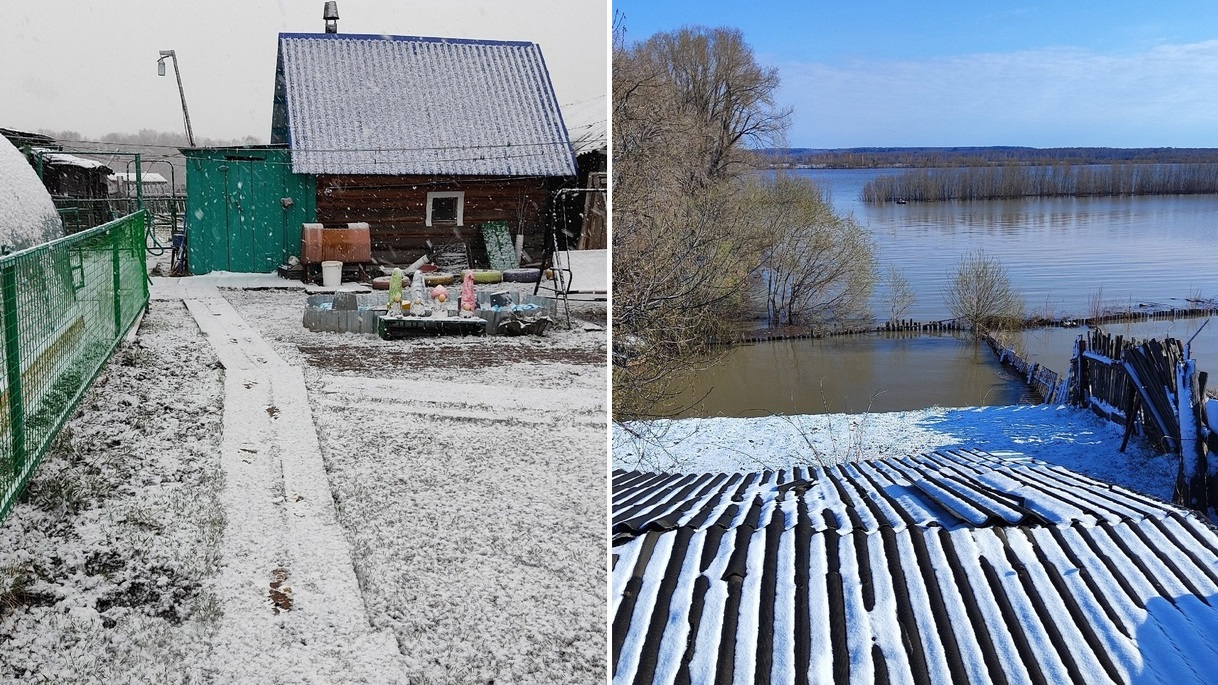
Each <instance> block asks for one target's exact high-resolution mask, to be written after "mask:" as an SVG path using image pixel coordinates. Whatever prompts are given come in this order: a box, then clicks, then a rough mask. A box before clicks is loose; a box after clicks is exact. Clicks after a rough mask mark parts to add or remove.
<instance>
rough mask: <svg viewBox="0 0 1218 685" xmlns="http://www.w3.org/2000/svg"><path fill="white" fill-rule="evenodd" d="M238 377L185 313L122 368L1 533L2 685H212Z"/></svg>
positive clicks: (177, 307) (147, 334)
mask: <svg viewBox="0 0 1218 685" xmlns="http://www.w3.org/2000/svg"><path fill="white" fill-rule="evenodd" d="M222 374H223V372H222V371H221V370H220V369H219V366H218V364H217V362H216V357H215V355H214V354H213V353H212V351H211V349H210V348H209V347H208V344H207V341H206V339H205V338H203V337H202V336H201V335H200V333H199V329H198V328H197V327H195V325H194V322H193V321H192V320H191V319H190V316H189V315H188V314H187V313H186V311H185V309H184V308H183V307H182V304H181V302H176V303H173V302H166V303H154V305H153V307H152V308H151V309H150V310H149V312H148V314H147V316H146V317H145V319H144V322H143V326H142V327H141V329H140V335H139V338H138V339H137V341H136V342H135V343H134V344H133V345H126V346H124V347H122V348H120V349H119V350H118V351H117V352H116V353H115V355H114V357H113V359H112V360H111V362H110V364H109V365H108V366H107V367H106V368H105V370H104V371H103V373H102V374H101V375H100V376H99V377H98V379H97V381H96V382H95V383H94V385H93V388H92V389H91V390H90V391H89V392H88V394H87V395H85V397H84V398H83V400H82V401H81V404H80V407H79V409H78V411H77V414H76V416H75V417H74V418H73V419H72V420H71V421H70V422H69V423H68V424H67V426H66V427H65V429H64V430H63V432H62V433H61V434H60V437H59V440H58V442H57V443H56V444H55V447H54V449H52V450H51V452H50V453H49V454H48V455H47V456H46V458H45V459H44V461H43V462H42V465H41V466H40V467H39V469H38V470H37V472H36V474H35V476H34V479H33V481H32V482H31V484H30V487H29V489H28V491H27V493H26V495H25V496H24V497H23V498H22V500H21V501H20V502H19V503H18V504H17V505H15V506H14V508H13V510H12V512H11V513H10V514H9V516H8V518H7V519H6V520H5V521H4V523H3V525H0V682H6V683H7V682H31V683H42V682H55V683H196V682H205V681H206V673H205V668H206V658H205V657H206V655H207V652H208V641H209V639H210V637H211V636H212V634H213V633H214V631H215V628H216V625H217V622H218V619H219V611H218V606H219V601H218V599H217V597H216V595H215V593H214V592H213V589H212V587H211V581H212V579H213V578H214V576H215V575H216V574H217V572H218V570H219V564H220V556H219V549H220V539H221V536H222V535H223V532H224V526H225V515H224V511H223V508H222V506H221V504H220V501H219V494H220V490H221V488H222V479H221V476H220V466H219V464H220V455H219V441H220V430H219V429H220V417H221V412H222V408H223V400H224V391H223V380H222Z"/></svg>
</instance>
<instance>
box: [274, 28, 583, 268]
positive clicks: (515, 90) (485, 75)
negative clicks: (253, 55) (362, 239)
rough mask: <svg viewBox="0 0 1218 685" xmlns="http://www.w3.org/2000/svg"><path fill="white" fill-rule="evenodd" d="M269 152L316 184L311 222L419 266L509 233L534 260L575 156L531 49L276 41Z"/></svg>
mask: <svg viewBox="0 0 1218 685" xmlns="http://www.w3.org/2000/svg"><path fill="white" fill-rule="evenodd" d="M271 144H272V145H285V146H286V147H287V148H288V150H289V151H290V156H291V171H292V173H293V174H296V175H303V176H307V177H311V178H312V179H314V180H315V188H316V221H317V222H319V223H322V224H324V225H326V226H345V225H346V224H347V223H351V222H366V223H368V224H369V225H370V237H371V241H372V251H373V255H374V256H375V257H378V258H381V259H383V260H385V261H390V262H404V261H410V260H413V259H414V258H415V257H417V256H418V255H419V254H421V253H422V252H423V251H424V250H426V249H427V242H428V241H431V242H432V243H433V244H434V245H436V246H441V245H459V244H461V243H463V244H465V245H466V246H467V248H469V249H470V250H472V252H471V258H472V259H473V260H474V261H475V262H477V263H484V260H485V248H484V246H483V241H482V240H481V237H480V233H479V228H480V226H481V225H482V224H484V223H487V222H505V223H506V224H507V226H508V228H509V231H510V232H511V233H512V234H513V235H523V240H524V248H525V250H526V252H529V253H531V254H532V255H535V256H540V254H541V252H542V251H543V249H544V246H543V239H544V222H545V220H546V217H547V214H548V210H549V207H550V203H551V202H552V193H553V191H554V190H555V189H556V188H558V187H559V186H560V185H562V184H563V183H564V182H565V183H572V182H574V177H575V175H576V163H575V155H574V152H573V150H572V147H571V142H570V139H569V137H568V134H567V129H566V127H565V125H564V123H563V118H562V114H561V112H560V111H559V107H558V101H557V99H556V98H555V96H554V90H553V87H552V85H551V83H550V78H549V74H548V72H547V70H546V65H545V60H544V59H543V58H542V54H541V49H540V47H539V46H537V45H536V44H534V43H529V42H509V41H490V40H464V39H446V38H420V37H411V36H383V35H346V34H337V33H325V34H295V33H284V34H280V36H279V55H278V61H277V66H276V74H275V100H274V113H273V119H272V129H271Z"/></svg>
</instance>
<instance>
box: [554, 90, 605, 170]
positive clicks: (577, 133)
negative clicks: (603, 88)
mask: <svg viewBox="0 0 1218 685" xmlns="http://www.w3.org/2000/svg"><path fill="white" fill-rule="evenodd" d="M606 107H607V102H606V99H605V96H603V95H602V96H600V97H595V98H592V99H591V100H584V101H583V102H576V103H574V104H571V105H565V106H563V108H562V116H563V120H564V121H565V122H566V123H567V131H568V132H569V133H570V134H571V146H572V147H573V148H575V154H577V155H582V154H584V153H585V152H595V151H597V150H600V151H601V152H605V151H607V150H608V149H609V114H608V109H606Z"/></svg>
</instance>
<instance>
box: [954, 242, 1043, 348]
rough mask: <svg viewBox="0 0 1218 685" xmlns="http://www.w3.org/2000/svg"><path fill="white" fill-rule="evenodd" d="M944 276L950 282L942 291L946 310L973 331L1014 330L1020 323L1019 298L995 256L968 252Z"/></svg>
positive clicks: (1004, 269) (1022, 312)
mask: <svg viewBox="0 0 1218 685" xmlns="http://www.w3.org/2000/svg"><path fill="white" fill-rule="evenodd" d="M948 276H949V277H950V278H951V282H950V283H949V284H948V286H947V287H945V288H944V290H943V299H944V302H945V303H946V305H947V309H948V311H950V312H951V313H952V315H953V316H955V317H956V318H957V319H960V320H962V321H964V323H965V324H967V325H968V326H969V328H970V329H972V330H973V331H975V332H977V333H982V332H986V331H989V330H997V329H1003V328H1015V327H1018V326H1019V325H1020V324H1021V323H1022V322H1023V314H1024V301H1023V296H1022V295H1020V294H1019V292H1018V291H1016V290H1015V288H1014V286H1012V285H1011V278H1010V276H1009V275H1008V274H1007V270H1006V267H1004V266H1003V265H1002V262H1001V261H999V259H998V258H997V257H994V256H993V255H989V254H986V253H985V252H982V251H980V250H978V251H976V252H971V253H969V254H967V255H965V256H963V257H961V258H960V263H959V264H957V265H956V271H955V273H954V274H953V273H949V274H948Z"/></svg>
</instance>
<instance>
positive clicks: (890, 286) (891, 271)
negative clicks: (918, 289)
mask: <svg viewBox="0 0 1218 685" xmlns="http://www.w3.org/2000/svg"><path fill="white" fill-rule="evenodd" d="M884 288H885V289H886V290H887V291H888V292H887V294H886V295H885V301H886V302H887V303H888V320H889V321H897V320H898V319H900V318H901V317H902V316H903V315H904V314H905V312H906V311H907V310H908V309H909V308H910V307H912V306H914V304H915V303H916V302H917V301H918V295H917V293H915V292H914V289H913V286H912V285H910V284H909V278H908V277H907V276H906V275H905V274H904V273H903V272H902V271H901V270H900V269H898V268H896V267H895V266H893V265H891V264H889V265H888V269H887V270H886V271H885V272H884Z"/></svg>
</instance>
